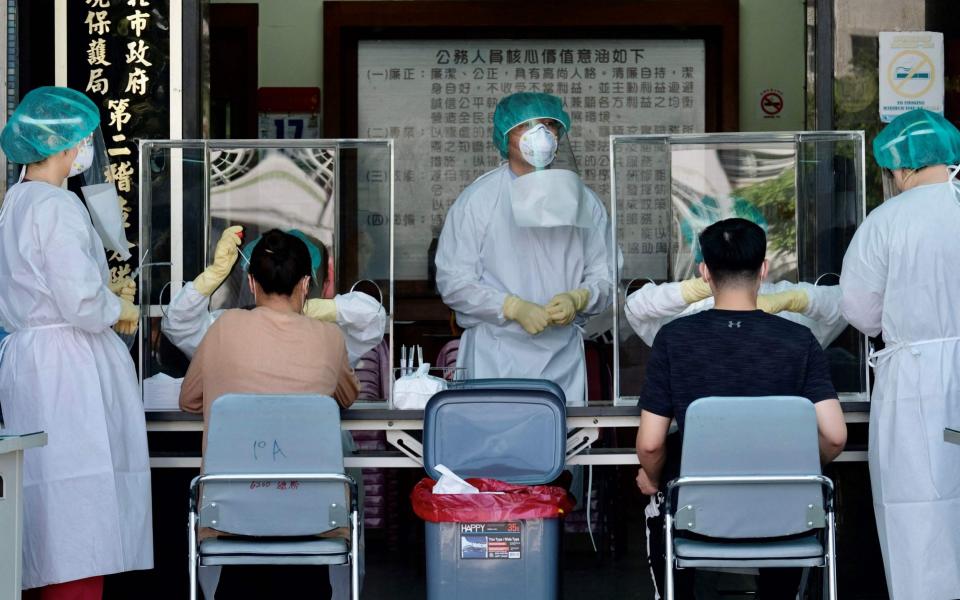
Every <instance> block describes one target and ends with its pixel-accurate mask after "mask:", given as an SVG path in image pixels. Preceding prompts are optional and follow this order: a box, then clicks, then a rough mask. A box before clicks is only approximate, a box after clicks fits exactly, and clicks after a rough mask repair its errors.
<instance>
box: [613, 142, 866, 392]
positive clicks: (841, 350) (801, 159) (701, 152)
mask: <svg viewBox="0 0 960 600" xmlns="http://www.w3.org/2000/svg"><path fill="white" fill-rule="evenodd" d="M610 151H611V160H612V162H613V165H612V168H611V178H612V186H611V189H612V201H611V215H612V217H611V220H612V222H613V223H614V239H615V241H616V244H617V246H618V247H619V248H620V250H621V252H622V253H623V262H622V265H619V266H618V268H617V277H616V280H617V285H618V294H619V296H618V297H619V302H618V310H617V313H616V315H615V318H616V324H615V329H616V335H615V336H614V387H615V392H614V398H615V403H616V404H620V405H636V403H637V401H638V400H639V396H640V391H641V389H642V386H643V381H644V374H645V369H646V363H647V360H648V358H649V352H650V348H649V346H648V345H647V344H646V343H645V342H644V341H643V340H641V338H640V337H639V336H638V335H637V334H636V332H634V331H633V329H632V328H631V327H630V324H629V323H628V322H627V319H626V316H625V314H624V301H625V298H626V297H627V296H628V295H629V294H631V293H633V292H635V291H636V290H638V289H640V288H641V287H643V286H644V285H645V284H647V283H650V282H653V283H663V282H669V281H682V280H684V279H688V278H690V277H694V276H696V261H697V256H698V249H697V247H696V245H697V236H698V234H699V233H700V231H702V230H703V229H704V228H705V227H706V226H707V225H710V224H711V223H713V222H716V221H718V220H720V219H725V218H730V217H743V218H747V219H750V220H752V221H754V222H757V223H760V224H761V225H763V226H764V227H765V229H766V230H767V258H768V259H769V260H770V273H769V275H768V278H767V280H766V281H768V282H771V283H773V282H777V281H790V282H798V281H803V282H808V283H815V284H819V285H836V284H837V283H838V274H839V273H840V267H841V264H842V262H843V254H844V252H845V250H846V248H847V245H848V244H849V243H850V240H851V238H852V237H853V233H854V231H855V230H856V228H857V227H858V226H859V225H860V223H861V222H862V221H863V219H864V218H865V202H864V170H863V169H864V140H863V134H862V133H861V132H804V133H769V134H767V133H719V134H692V135H642V136H612V137H611V138H610ZM665 322H666V321H661V324H663V323H665ZM827 355H828V358H829V360H830V366H831V376H832V378H833V383H834V386H835V387H836V389H837V392H838V393H839V394H840V397H841V400H857V401H866V400H868V399H869V378H868V373H867V364H866V358H867V340H866V338H865V336H863V335H861V334H859V333H858V332H857V331H855V330H854V329H853V328H852V327H847V328H846V330H844V331H843V332H842V333H841V334H840V335H839V337H837V339H836V340H834V341H833V342H832V343H831V344H830V346H829V347H828V348H827Z"/></svg>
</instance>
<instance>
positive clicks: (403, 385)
mask: <svg viewBox="0 0 960 600" xmlns="http://www.w3.org/2000/svg"><path fill="white" fill-rule="evenodd" d="M429 372H430V363H423V364H421V365H420V367H419V368H417V370H416V371H414V372H413V373H411V374H410V375H404V376H402V377H400V378H399V379H397V380H396V381H395V382H394V384H393V407H394V408H398V409H400V410H423V408H424V407H425V406H426V405H427V400H429V399H430V398H431V397H432V396H433V395H434V394H436V393H437V392H439V391H442V390H445V389H447V382H446V381H445V380H444V379H441V378H439V377H434V376H433V375H429Z"/></svg>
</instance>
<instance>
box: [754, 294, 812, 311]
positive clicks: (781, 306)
mask: <svg viewBox="0 0 960 600" xmlns="http://www.w3.org/2000/svg"><path fill="white" fill-rule="evenodd" d="M808 306H810V296H808V295H807V292H806V290H789V291H786V292H777V293H776V294H761V295H760V296H757V308H759V309H760V310H762V311H763V312H765V313H770V314H771V315H775V314H777V313H779V312H784V311H787V312H795V313H802V312H803V311H805V310H807V307H808Z"/></svg>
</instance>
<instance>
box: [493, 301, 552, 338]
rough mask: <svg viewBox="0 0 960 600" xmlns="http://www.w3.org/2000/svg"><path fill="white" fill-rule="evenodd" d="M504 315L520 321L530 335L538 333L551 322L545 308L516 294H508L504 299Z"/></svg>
mask: <svg viewBox="0 0 960 600" xmlns="http://www.w3.org/2000/svg"><path fill="white" fill-rule="evenodd" d="M503 316H505V317H506V318H508V319H510V320H511V321H516V322H517V323H519V324H520V326H521V327H523V329H524V331H526V332H527V333H529V334H530V335H537V334H538V333H540V332H541V331H543V330H544V329H546V328H547V325H549V324H550V317H549V315H547V310H546V309H545V308H543V307H542V306H540V305H539V304H534V303H533V302H527V301H526V300H522V299H520V298H517V297H516V296H507V299H506V300H504V301H503Z"/></svg>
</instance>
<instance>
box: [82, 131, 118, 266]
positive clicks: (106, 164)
mask: <svg viewBox="0 0 960 600" xmlns="http://www.w3.org/2000/svg"><path fill="white" fill-rule="evenodd" d="M77 175H79V176H80V177H81V178H82V181H83V185H81V187H80V192H81V193H82V194H83V199H84V202H85V203H86V205H87V210H88V211H90V220H91V221H93V227H94V229H96V230H97V233H98V234H99V235H100V239H101V241H102V242H103V247H104V248H106V249H107V250H111V251H113V252H116V253H117V254H118V255H119V256H120V260H127V259H128V258H130V250H129V244H128V243H127V235H126V232H125V231H124V227H123V209H122V207H121V206H120V197H119V195H118V194H117V186H116V184H115V183H114V182H113V176H112V173H111V169H110V159H109V156H108V155H107V147H106V144H105V143H104V141H103V133H102V132H101V130H100V128H99V127H97V128H96V129H94V130H93V133H91V134H90V135H88V136H87V137H86V138H84V140H83V141H82V142H81V143H80V144H79V150H78V151H77V157H76V158H75V159H74V161H73V165H72V166H71V168H70V176H71V177H72V176H77Z"/></svg>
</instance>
